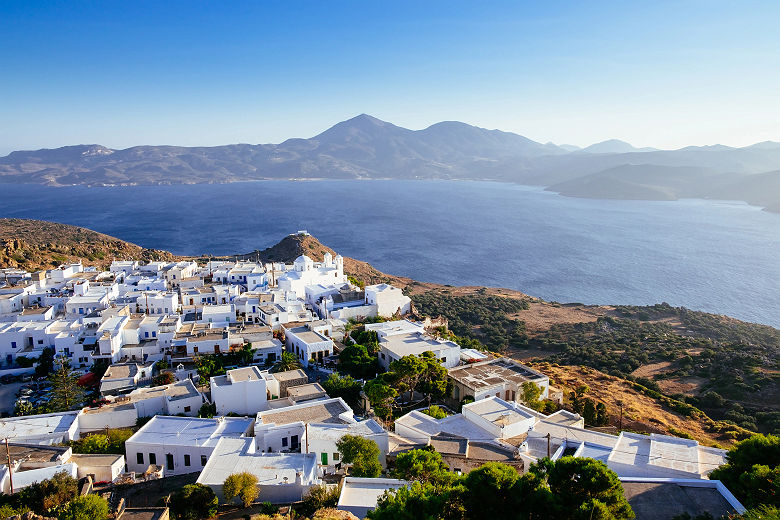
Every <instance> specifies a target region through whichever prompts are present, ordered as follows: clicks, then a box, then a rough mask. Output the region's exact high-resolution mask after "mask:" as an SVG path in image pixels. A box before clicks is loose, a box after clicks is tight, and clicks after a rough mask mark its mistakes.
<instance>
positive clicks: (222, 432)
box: [127, 415, 253, 446]
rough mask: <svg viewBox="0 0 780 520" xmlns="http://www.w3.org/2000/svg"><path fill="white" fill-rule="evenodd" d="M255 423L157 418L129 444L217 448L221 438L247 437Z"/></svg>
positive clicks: (129, 440)
mask: <svg viewBox="0 0 780 520" xmlns="http://www.w3.org/2000/svg"><path fill="white" fill-rule="evenodd" d="M252 422H253V421H252V419H248V418H245V417H220V418H218V419H200V418H194V417H176V416H167V415H155V416H154V417H153V418H152V420H150V421H149V422H148V423H146V424H145V425H144V426H143V427H141V429H140V430H138V431H137V432H136V433H135V434H134V435H133V436H132V437H130V438H129V439H128V440H127V442H128V443H139V444H163V445H169V446H175V445H178V446H216V444H217V442H218V441H219V439H220V438H223V437H234V438H238V437H241V436H243V435H245V434H246V433H247V432H248V431H249V428H250V426H251V425H252Z"/></svg>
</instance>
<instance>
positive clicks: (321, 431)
mask: <svg viewBox="0 0 780 520" xmlns="http://www.w3.org/2000/svg"><path fill="white" fill-rule="evenodd" d="M306 434H307V435H308V438H307V439H304V440H308V443H306V445H307V447H308V453H313V454H315V455H316V456H317V463H318V464H319V465H320V466H323V467H324V468H329V469H332V468H334V466H335V465H336V464H340V463H341V458H342V457H341V454H340V453H339V450H338V448H337V447H336V443H337V442H338V441H339V440H341V438H342V437H343V436H344V435H356V436H358V437H363V438H364V439H370V440H372V441H374V442H376V444H377V446H378V447H379V462H380V464H382V466H386V456H387V452H388V451H389V450H390V446H389V437H388V433H387V431H385V429H384V428H382V426H380V425H379V423H377V422H376V421H375V420H373V419H368V420H365V421H360V422H356V423H311V424H309V427H308V431H307V432H306Z"/></svg>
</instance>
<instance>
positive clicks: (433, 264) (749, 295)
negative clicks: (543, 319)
mask: <svg viewBox="0 0 780 520" xmlns="http://www.w3.org/2000/svg"><path fill="white" fill-rule="evenodd" d="M0 216H3V217H27V218H38V219H45V220H54V221H57V222H63V223H67V224H75V225H78V226H85V227H88V228H91V229H94V230H97V231H101V232H103V233H107V234H109V235H114V236H117V237H119V238H122V239H125V240H129V241H131V242H135V243H137V244H140V245H143V246H145V247H151V248H159V249H167V250H170V251H173V252H174V253H178V254H188V255H189V254H201V253H211V254H217V255H222V254H232V253H242V252H249V251H253V250H255V249H263V248H265V247H267V246H270V245H273V244H274V243H276V242H277V241H279V240H280V239H281V238H283V237H284V236H285V235H286V234H288V233H291V232H294V231H296V230H299V229H306V230H308V231H309V232H310V233H312V234H313V235H315V236H316V237H317V238H319V239H320V240H321V241H322V242H323V243H325V244H327V245H329V246H331V247H333V248H334V249H336V250H337V251H338V252H340V253H342V254H344V255H346V256H351V257H355V258H359V259H362V260H366V261H368V262H370V263H371V264H373V265H374V266H376V267H377V268H378V269H380V270H382V271H385V272H388V273H393V274H398V275H405V276H410V277H412V278H415V279H418V280H425V281H431V282H438V283H449V284H453V285H488V286H501V287H508V288H512V289H517V290H521V291H524V292H526V293H528V294H531V295H534V296H539V297H542V298H544V299H547V300H557V301H561V302H583V303H593V304H606V303H616V304H617V303H625V304H652V303H657V302H661V301H666V302H668V303H670V304H672V305H684V306H686V307H689V308H692V309H699V310H704V311H709V312H716V313H723V314H729V315H732V316H735V317H738V318H741V319H745V320H749V321H756V322H760V323H767V324H770V325H774V326H776V327H780V215H778V214H771V213H767V212H764V211H761V210H760V209H758V208H755V207H751V206H748V205H746V204H743V203H733V202H722V201H702V200H683V201H678V202H649V201H605V200H591V199H573V198H566V197H561V196H559V195H556V194H553V193H548V192H544V191H542V190H540V189H537V188H529V187H524V186H516V185H511V184H500V183H490V182H446V181H322V182H287V181H269V182H254V183H238V184H222V185H194V186H141V187H117V188H83V187H68V188H42V187H39V186H23V185H22V186H20V185H2V190H0Z"/></svg>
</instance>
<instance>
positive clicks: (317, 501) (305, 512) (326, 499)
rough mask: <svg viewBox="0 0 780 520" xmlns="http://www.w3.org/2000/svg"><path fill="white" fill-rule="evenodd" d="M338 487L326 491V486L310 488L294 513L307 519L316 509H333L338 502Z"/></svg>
mask: <svg viewBox="0 0 780 520" xmlns="http://www.w3.org/2000/svg"><path fill="white" fill-rule="evenodd" d="M340 491H341V490H340V489H339V487H338V486H337V487H334V488H332V489H328V487H327V486H312V487H311V488H310V489H309V492H308V493H306V496H305V497H303V501H302V503H301V505H300V507H298V508H297V509H296V513H298V514H299V515H301V516H305V517H309V516H311V515H313V514H314V512H315V511H317V510H318V509H322V508H325V507H335V506H336V504H338V501H339V493H340Z"/></svg>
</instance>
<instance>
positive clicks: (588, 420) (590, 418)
mask: <svg viewBox="0 0 780 520" xmlns="http://www.w3.org/2000/svg"><path fill="white" fill-rule="evenodd" d="M582 418H583V419H585V424H587V425H589V426H591V425H595V424H596V405H595V404H593V399H591V398H589V397H586V398H585V399H584V400H583V405H582Z"/></svg>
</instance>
